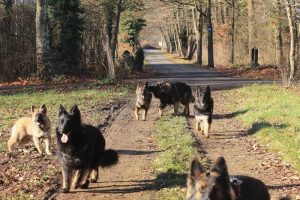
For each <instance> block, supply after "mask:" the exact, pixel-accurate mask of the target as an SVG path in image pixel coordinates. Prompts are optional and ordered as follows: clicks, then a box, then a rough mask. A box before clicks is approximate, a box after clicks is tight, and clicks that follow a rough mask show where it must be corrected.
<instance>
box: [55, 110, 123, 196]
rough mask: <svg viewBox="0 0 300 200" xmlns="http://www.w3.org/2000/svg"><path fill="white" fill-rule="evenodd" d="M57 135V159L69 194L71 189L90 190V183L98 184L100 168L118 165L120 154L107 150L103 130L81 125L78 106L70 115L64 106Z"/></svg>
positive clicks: (64, 189) (63, 190)
mask: <svg viewBox="0 0 300 200" xmlns="http://www.w3.org/2000/svg"><path fill="white" fill-rule="evenodd" d="M56 135H57V147H58V151H57V155H58V159H59V161H60V163H61V165H62V175H63V181H62V182H63V184H62V192H69V191H70V187H72V189H76V188H78V187H80V188H88V185H89V182H90V181H91V182H96V181H97V179H98V168H99V166H101V167H110V166H112V165H114V164H117V162H118V153H117V152H116V151H114V150H110V149H109V150H105V139H104V137H103V135H102V133H101V132H100V130H99V129H98V128H96V127H94V126H91V125H86V124H82V123H81V114H80V111H79V109H78V107H77V106H76V105H75V106H73V107H72V109H71V111H70V112H67V111H66V109H65V108H64V107H63V106H60V108H59V113H58V126H57V128H56ZM71 181H72V184H70V182H71ZM70 185H71V186H70Z"/></svg>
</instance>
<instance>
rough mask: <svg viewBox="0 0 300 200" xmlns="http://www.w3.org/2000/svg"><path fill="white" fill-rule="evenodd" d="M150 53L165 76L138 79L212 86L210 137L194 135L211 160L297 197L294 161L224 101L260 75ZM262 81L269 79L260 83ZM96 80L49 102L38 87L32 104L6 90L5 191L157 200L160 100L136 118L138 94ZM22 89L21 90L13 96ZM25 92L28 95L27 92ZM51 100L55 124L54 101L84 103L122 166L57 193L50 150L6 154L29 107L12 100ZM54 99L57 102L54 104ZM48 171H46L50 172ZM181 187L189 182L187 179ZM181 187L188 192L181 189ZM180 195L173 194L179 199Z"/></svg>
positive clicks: (0, 173) (0, 155)
mask: <svg viewBox="0 0 300 200" xmlns="http://www.w3.org/2000/svg"><path fill="white" fill-rule="evenodd" d="M146 57H147V63H148V66H149V68H150V69H151V70H154V71H156V72H157V73H159V74H160V75H156V76H155V77H152V78H140V79H139V80H148V81H150V82H154V81H159V80H169V81H175V80H176V81H183V82H187V83H189V84H191V85H192V86H195V85H207V84H210V85H211V86H212V88H213V93H212V95H213V98H214V100H215V113H214V122H213V125H212V131H211V138H209V139H206V138H203V137H198V136H195V137H194V138H195V140H197V143H198V144H200V147H201V151H204V153H205V156H206V157H207V158H208V160H210V161H211V162H214V161H215V160H216V158H217V157H219V156H221V155H223V156H224V157H225V159H226V161H227V164H228V167H229V172H230V174H244V175H250V176H254V177H256V178H259V179H261V180H263V181H264V182H265V183H266V185H268V187H269V191H270V193H271V196H272V199H277V197H278V196H284V195H291V196H292V197H293V199H300V196H299V194H300V177H299V174H298V173H297V172H296V171H295V170H294V169H293V168H292V166H291V165H290V164H288V163H286V162H284V161H282V160H281V158H280V155H278V154H277V153H275V152H269V151H267V150H266V148H265V147H264V146H262V145H259V144H258V142H257V141H256V139H255V138H254V137H250V136H248V135H247V132H248V128H247V127H245V126H244V125H243V124H242V122H241V121H240V120H239V119H238V118H237V117H238V115H239V114H240V113H239V112H235V113H233V112H231V111H230V109H228V107H227V104H228V103H229V104H234V103H235V102H234V101H232V102H231V100H230V99H229V98H228V97H227V96H226V94H227V93H228V89H229V88H236V87H241V86H243V85H249V84H253V83H257V82H258V81H255V80H243V79H236V78H231V77H227V76H223V75H222V74H221V73H219V72H216V71H214V70H208V69H198V68H197V67H195V66H190V65H188V64H178V63H174V62H172V61H171V60H168V59H167V58H165V57H164V56H163V55H162V54H161V53H160V52H159V51H150V52H149V51H146ZM261 83H270V82H268V81H261ZM92 85H93V86H91V87H90V84H88V85H86V87H85V88H86V89H87V90H88V91H90V90H91V91H92V92H91V93H90V92H88V91H86V90H85V89H82V90H84V91H82V93H79V94H78V95H75V94H72V95H73V96H72V95H71V94H70V95H66V96H63V97H62V96H59V95H61V93H63V91H61V90H59V91H58V92H54V93H55V95H56V96H55V98H53V99H52V100H49V99H48V98H49V96H53V94H52V93H51V94H47V95H46V96H44V98H39V97H38V96H40V94H39V93H37V94H36V95H35V96H37V97H36V98H34V99H35V100H33V102H31V100H30V96H29V97H28V96H26V95H25V96H24V94H23V93H22V94H21V95H19V96H16V97H15V98H16V99H17V100H16V99H10V100H9V101H8V100H7V96H11V95H12V96H13V95H14V94H10V95H7V92H4V93H3V95H1V96H2V97H3V101H2V102H1V103H2V105H6V107H5V109H4V108H3V109H2V108H1V110H2V111H3V112H2V113H1V115H2V116H5V115H7V113H10V112H16V113H14V115H12V116H10V117H9V118H7V119H6V118H5V119H4V118H1V119H2V120H8V121H9V122H7V123H6V125H5V127H2V128H1V132H2V136H1V138H0V144H1V145H0V162H1V168H0V190H1V192H0V197H5V195H8V196H9V197H12V196H16V195H19V196H21V195H23V196H25V197H26V198H27V199H30V198H31V199H41V197H42V196H43V197H44V198H45V199H59V200H60V199H63V200H64V199H79V200H80V199H99V198H101V199H107V200H109V199H114V200H118V199H125V200H126V199H128V200H129V199H130V200H132V199H145V200H146V199H147V200H148V199H149V200H152V199H156V198H157V195H156V194H157V191H158V190H160V189H162V188H163V187H164V185H159V186H158V185H156V181H155V180H156V179H157V171H155V167H154V165H153V163H154V161H155V160H156V159H157V156H158V154H159V153H160V152H161V151H164V149H159V147H158V144H157V141H156V139H155V138H154V132H156V131H157V123H158V122H160V121H161V119H159V117H158V113H157V108H158V104H159V102H158V100H157V99H153V102H152V104H151V108H150V111H149V113H148V119H147V121H136V120H135V118H134V103H135V95H134V89H133V88H132V87H131V88H127V89H124V88H122V89H117V88H115V87H113V88H111V87H102V86H99V85H96V86H95V84H92ZM95 87H96V91H97V92H100V93H101V94H98V93H94V92H93V91H94V90H95ZM103 89H105V90H107V91H106V92H105V95H102V93H103V92H104V91H103ZM76 91H77V90H76ZM19 92H20V91H17V92H16V95H18V94H19ZM25 92H26V93H27V91H25ZM103 94H104V93H103ZM74 95H75V96H74ZM71 97H72V98H71ZM20 98H21V99H20ZM46 99H47V100H48V101H50V102H49V105H51V113H50V117H51V119H53V121H54V125H53V127H55V120H54V119H56V118H55V115H56V107H57V105H58V104H59V103H62V102H64V101H65V100H63V99H71V102H68V105H67V106H68V107H69V106H70V105H71V104H72V103H77V104H79V108H82V116H83V118H84V122H87V123H91V124H93V125H95V126H98V127H99V128H100V129H101V130H102V131H103V133H104V136H105V138H106V142H107V148H112V149H115V150H117V151H118V152H119V154H120V162H119V164H118V165H116V166H114V167H113V168H109V169H103V170H102V169H101V170H100V178H99V180H98V182H97V183H94V184H91V185H90V188H89V189H88V190H76V191H71V193H69V194H61V193H59V188H60V184H61V172H60V170H59V169H60V168H59V166H58V164H57V160H56V158H55V155H53V156H52V157H50V158H48V157H47V156H43V157H42V158H41V157H39V156H38V155H37V152H36V150H35V148H34V147H33V145H32V144H30V145H29V148H30V149H31V152H32V153H31V154H29V155H25V154H23V153H21V152H18V151H17V150H16V152H15V153H14V154H13V156H8V155H7V154H6V144H5V143H6V140H7V138H8V137H9V128H10V127H11V125H12V121H13V119H14V118H16V117H19V116H21V115H22V114H23V113H26V110H25V108H26V107H27V106H26V105H24V104H22V105H20V107H17V108H16V109H17V111H14V107H12V105H13V104H17V103H18V102H19V103H20V101H22V102H26V100H27V101H29V102H30V103H37V102H41V101H43V100H46ZM56 99H59V101H58V102H56V101H55V100H56ZM96 99H97V100H96ZM0 100H1V99H0ZM225 102H226V103H225ZM28 104H29V103H28ZM69 104H70V105H69ZM54 107H55V108H54ZM191 107H192V105H191ZM28 108H29V105H28ZM242 112H243V111H241V113H242ZM27 113H28V112H27ZM192 113H193V112H192ZM168 117H170V118H172V117H173V116H172V115H169V116H168ZM186 123H187V124H186V126H187V134H188V133H190V134H193V132H194V130H193V127H194V125H193V119H192V118H188V119H187V122H186ZM54 141H55V140H54ZM54 143H55V142H54ZM54 146H55V144H53V148H55V147H54ZM190 159H192V158H190ZM187 168H188V166H187ZM41 169H42V170H41ZM44 172H49V173H46V174H45V173H44ZM50 172H51V173H50ZM45 185H46V186H45ZM182 186H183V187H184V185H181V187H182ZM180 192H182V193H184V189H183V190H181V191H180ZM297 195H298V196H297ZM183 196H184V195H181V196H180V197H178V198H174V199H182V198H183ZM21 197H22V196H21ZM165 199H167V198H165Z"/></svg>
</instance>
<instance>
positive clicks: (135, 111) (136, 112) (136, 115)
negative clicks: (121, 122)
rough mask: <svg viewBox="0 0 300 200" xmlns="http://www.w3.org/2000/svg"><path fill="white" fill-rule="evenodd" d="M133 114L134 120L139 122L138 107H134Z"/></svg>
mask: <svg viewBox="0 0 300 200" xmlns="http://www.w3.org/2000/svg"><path fill="white" fill-rule="evenodd" d="M134 114H135V118H136V120H139V108H138V107H135V110H134Z"/></svg>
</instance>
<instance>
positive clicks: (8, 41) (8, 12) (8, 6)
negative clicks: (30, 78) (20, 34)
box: [0, 0, 13, 78]
mask: <svg viewBox="0 0 300 200" xmlns="http://www.w3.org/2000/svg"><path fill="white" fill-rule="evenodd" d="M3 3H4V10H5V14H4V17H3V24H4V40H3V46H4V55H3V60H5V61H4V62H5V64H3V66H6V68H5V69H4V68H2V67H3V66H2V65H1V63H0V65H1V66H0V72H1V74H3V75H4V77H3V78H5V76H6V75H8V74H9V73H10V72H11V71H13V69H11V68H12V62H11V59H12V50H13V32H12V31H13V30H12V12H13V0H4V2H3Z"/></svg>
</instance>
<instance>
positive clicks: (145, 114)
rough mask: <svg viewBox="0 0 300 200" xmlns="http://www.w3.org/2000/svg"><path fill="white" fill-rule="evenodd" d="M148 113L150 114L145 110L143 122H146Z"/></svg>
mask: <svg viewBox="0 0 300 200" xmlns="http://www.w3.org/2000/svg"><path fill="white" fill-rule="evenodd" d="M147 112H148V110H147V109H144V114H143V121H146V116H147Z"/></svg>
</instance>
